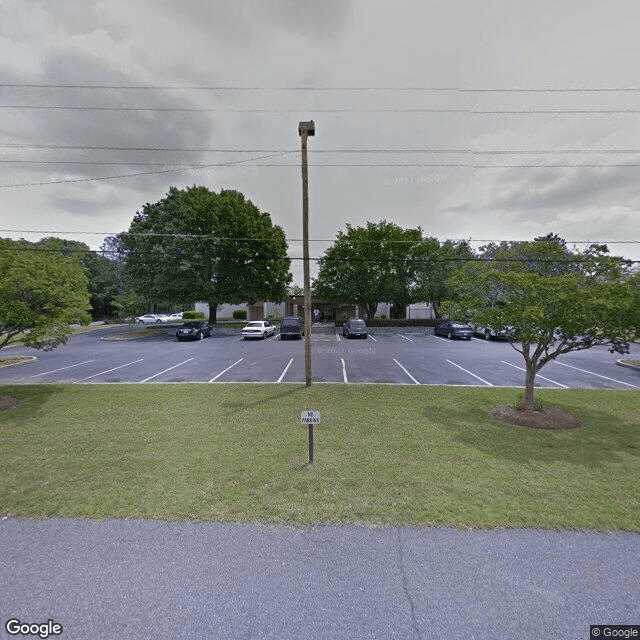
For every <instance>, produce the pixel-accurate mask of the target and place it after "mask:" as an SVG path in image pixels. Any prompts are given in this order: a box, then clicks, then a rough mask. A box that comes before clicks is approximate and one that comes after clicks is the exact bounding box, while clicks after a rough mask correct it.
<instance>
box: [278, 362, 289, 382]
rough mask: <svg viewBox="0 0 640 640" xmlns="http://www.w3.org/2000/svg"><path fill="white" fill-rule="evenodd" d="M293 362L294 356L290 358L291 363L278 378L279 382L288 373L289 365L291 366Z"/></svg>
mask: <svg viewBox="0 0 640 640" xmlns="http://www.w3.org/2000/svg"><path fill="white" fill-rule="evenodd" d="M292 362H293V358H291V360H289V363H288V364H287V366H286V367H285V368H284V371H283V372H282V373H281V374H280V377H279V378H278V382H282V378H284V376H285V375H286V373H287V371H289V367H290V366H291V363H292Z"/></svg>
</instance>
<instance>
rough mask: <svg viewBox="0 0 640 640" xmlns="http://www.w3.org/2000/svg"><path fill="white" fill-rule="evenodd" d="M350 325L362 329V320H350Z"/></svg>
mask: <svg viewBox="0 0 640 640" xmlns="http://www.w3.org/2000/svg"><path fill="white" fill-rule="evenodd" d="M351 325H352V326H354V327H364V320H352V321H351Z"/></svg>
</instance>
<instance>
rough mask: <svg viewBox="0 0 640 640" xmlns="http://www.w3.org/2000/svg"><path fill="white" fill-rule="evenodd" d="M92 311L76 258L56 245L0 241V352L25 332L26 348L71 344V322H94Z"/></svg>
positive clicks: (81, 271)
mask: <svg viewBox="0 0 640 640" xmlns="http://www.w3.org/2000/svg"><path fill="white" fill-rule="evenodd" d="M89 309H90V305H89V291H88V281H87V276H86V274H85V271H84V269H83V267H81V266H80V265H79V264H78V257H77V256H65V255H62V254H61V253H60V252H59V246H58V244H57V243H56V242H55V241H54V242H51V241H49V242H42V243H39V244H38V245H35V244H32V243H30V242H26V241H25V240H18V241H14V240H9V239H0V348H2V347H4V346H6V345H7V344H8V342H9V341H10V340H11V339H12V338H14V337H15V336H17V335H19V334H23V333H24V334H25V335H24V338H23V342H24V344H26V345H28V346H31V347H34V348H36V349H44V350H49V349H54V348H55V347H57V346H59V345H60V344H64V343H65V342H66V341H67V338H68V337H69V336H70V335H71V333H72V331H73V330H72V328H71V326H70V325H71V324H72V323H80V324H88V323H89V320H90V318H89V315H88V313H87V311H88V310H89Z"/></svg>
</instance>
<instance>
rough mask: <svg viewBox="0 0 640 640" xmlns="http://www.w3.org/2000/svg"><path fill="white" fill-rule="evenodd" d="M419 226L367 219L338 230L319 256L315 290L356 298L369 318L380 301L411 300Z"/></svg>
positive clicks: (400, 302)
mask: <svg viewBox="0 0 640 640" xmlns="http://www.w3.org/2000/svg"><path fill="white" fill-rule="evenodd" d="M421 243H422V230H421V229H420V228H417V229H402V228H401V227H399V226H398V225H396V224H393V223H391V222H387V221H386V220H383V221H382V222H378V223H373V222H367V226H366V227H352V226H351V225H350V224H347V232H346V233H343V232H342V231H339V232H338V236H337V239H336V241H335V242H334V244H333V246H331V247H329V249H327V250H326V251H325V253H324V256H323V257H322V258H321V259H320V261H319V262H320V265H319V272H318V277H317V278H316V279H315V281H314V284H313V290H314V294H315V295H317V296H320V297H323V298H327V299H329V300H333V301H336V302H356V303H357V304H359V305H360V306H361V307H362V308H363V309H364V311H365V313H366V315H367V317H368V318H372V317H373V316H374V315H375V312H376V307H377V306H378V303H379V302H391V303H393V304H394V305H395V306H396V307H404V306H406V305H407V304H410V303H411V302H415V301H416V292H415V277H416V268H417V264H418V260H419V259H420V250H421V249H420V248H421Z"/></svg>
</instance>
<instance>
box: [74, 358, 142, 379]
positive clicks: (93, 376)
mask: <svg viewBox="0 0 640 640" xmlns="http://www.w3.org/2000/svg"><path fill="white" fill-rule="evenodd" d="M143 360H144V358H140V359H139V360H134V361H133V362H127V364H121V365H120V366H119V367H113V369H107V370H106V371H101V372H100V373H95V374H94V375H92V376H89V377H88V378H82V380H76V381H75V382H74V383H73V384H77V383H78V382H84V381H85V380H91V378H97V377H98V376H102V375H104V374H105V373H111V372H112V371H117V370H118V369H123V368H124V367H128V366H129V365H132V364H135V363H136V362H142V361H143Z"/></svg>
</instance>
